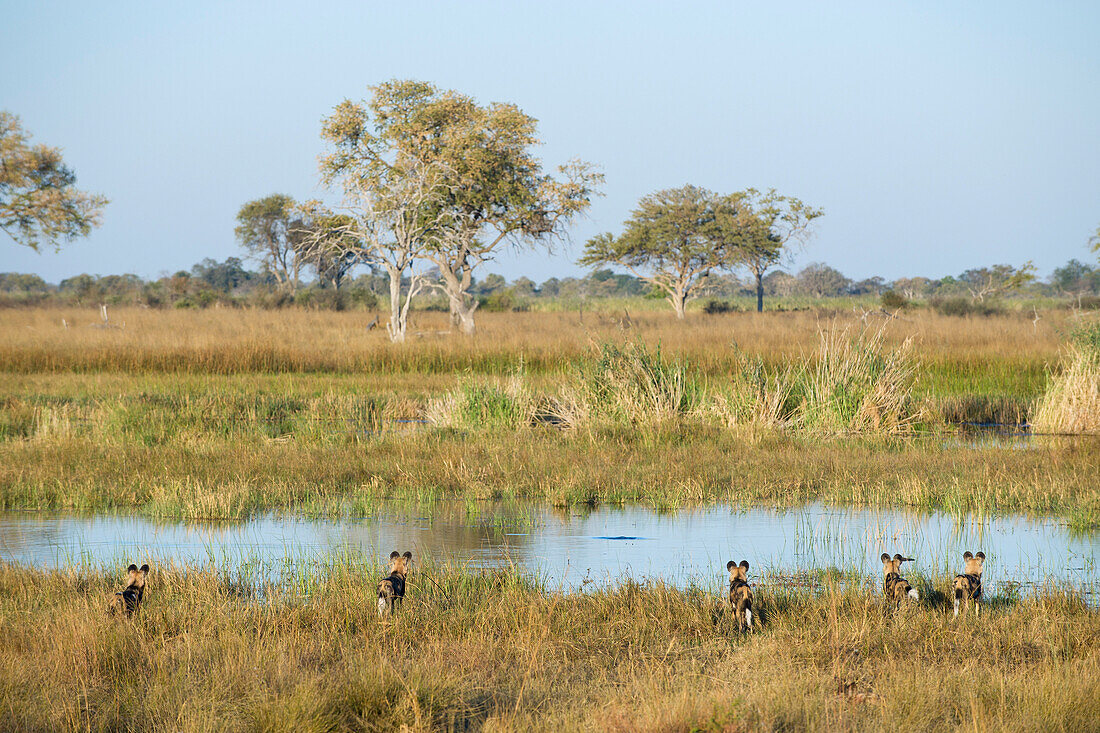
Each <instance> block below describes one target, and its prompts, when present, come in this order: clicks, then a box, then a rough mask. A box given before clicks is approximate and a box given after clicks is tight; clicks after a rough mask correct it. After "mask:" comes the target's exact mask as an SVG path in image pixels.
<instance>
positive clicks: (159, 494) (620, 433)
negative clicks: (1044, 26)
mask: <svg viewBox="0 0 1100 733" xmlns="http://www.w3.org/2000/svg"><path fill="white" fill-rule="evenodd" d="M97 317H98V313H96V312H94V311H90V310H89V311H83V312H80V311H59V310H53V309H41V310H25V311H8V312H5V313H4V316H3V318H2V319H0V343H3V344H4V347H3V349H0V369H3V370H4V371H3V378H2V380H0V485H2V486H3V491H2V492H0V506H3V508H5V509H7V510H26V509H31V510H47V509H48V510H78V511H85V512H86V511H97V510H111V511H130V510H137V511H140V512H143V513H147V514H150V515H156V516H165V517H190V518H240V517H245V516H248V515H250V514H253V513H256V512H263V511H266V510H269V509H279V510H285V511H302V512H308V513H332V512H335V513H352V514H354V513H358V512H362V511H363V510H364V509H365V508H366V507H369V505H370V504H371V502H373V501H376V500H377V499H378V498H379V497H386V496H389V497H405V498H416V499H418V500H423V499H428V500H430V499H432V498H444V497H456V496H457V497H463V496H468V497H474V498H537V499H546V500H549V501H552V502H556V503H574V502H585V503H595V502H642V503H645V504H649V505H652V506H657V507H675V506H677V505H683V504H684V503H691V502H701V501H729V502H734V503H740V502H756V501H767V502H778V503H783V504H789V503H792V502H794V503H797V502H801V501H805V500H813V499H822V500H825V501H836V502H854V503H871V504H879V505H908V506H914V507H921V508H925V509H946V510H951V511H970V510H978V511H993V510H999V511H1021V512H1037V513H1048V514H1057V515H1060V516H1065V517H1068V518H1071V519H1072V520H1073V521H1074V522H1076V523H1080V524H1084V525H1087V524H1089V523H1092V522H1094V521H1095V520H1096V517H1097V516H1098V513H1100V499H1098V498H1097V497H1096V492H1095V491H1094V490H1093V488H1094V487H1093V481H1092V473H1093V471H1094V469H1095V467H1096V464H1097V458H1098V455H1100V453H1098V449H1097V447H1096V446H1095V443H1094V442H1092V441H1089V440H1064V439H1058V438H1051V439H1049V440H1048V441H1046V442H1040V443H1037V444H1036V446H1035V449H1034V450H1029V451H1016V450H1009V449H1004V450H999V449H993V450H985V451H974V450H972V449H971V448H970V447H969V446H968V445H967V444H966V442H965V441H958V440H954V439H944V437H943V435H944V434H945V433H946V434H948V435H950V434H951V433H952V431H954V430H956V426H957V424H958V423H960V422H988V421H1000V422H1022V421H1024V420H1026V418H1027V415H1028V412H1029V410H1030V409H1031V406H1032V405H1033V403H1034V402H1035V400H1036V399H1037V398H1038V396H1039V395H1040V394H1041V393H1042V391H1043V388H1044V386H1045V384H1046V382H1047V379H1048V374H1049V373H1050V371H1051V370H1052V369H1055V368H1056V367H1057V364H1058V360H1059V356H1060V353H1061V350H1062V347H1061V340H1060V339H1061V336H1062V332H1063V331H1064V330H1066V328H1067V324H1066V322H1065V316H1064V315H1062V314H1059V313H1057V312H1055V311H1050V312H1046V313H1044V316H1043V318H1041V319H1040V320H1039V321H1037V322H1033V321H1032V319H1030V318H1027V317H1025V316H1022V315H1021V316H1015V315H1010V316H1005V317H999V318H978V319H970V318H951V317H944V316H938V315H934V314H931V313H927V312H918V313H915V314H912V315H907V316H903V318H898V319H891V320H889V321H888V322H886V323H885V324H883V323H882V322H881V317H878V316H875V317H872V322H871V323H870V324H868V323H866V320H865V319H860V318H859V317H857V316H855V315H853V314H852V313H850V312H849V313H836V312H821V311H799V312H793V313H765V314H762V315H757V314H754V313H738V314H728V315H716V316H708V315H703V314H693V315H692V316H691V317H690V318H689V319H688V320H687V321H686V323H678V322H676V321H675V319H674V318H672V317H671V315H670V314H666V313H653V312H644V311H641V312H638V313H631V314H628V313H626V312H624V313H608V312H586V313H577V312H571V313H566V312H561V313H507V314H498V313H486V314H483V315H481V316H480V321H479V329H480V330H479V333H478V335H477V336H476V337H474V338H472V339H470V338H464V337H459V336H457V335H454V334H447V333H442V334H441V333H440V332H442V331H446V330H447V320H446V314H440V313H423V314H417V321H416V323H417V326H418V327H419V328H421V329H422V330H421V333H422V334H424V335H423V336H422V337H420V338H414V339H413V340H412V341H411V342H410V343H407V344H404V345H394V344H390V343H389V341H388V340H387V339H386V337H385V335H384V334H383V333H381V332H380V330H379V329H374V330H371V331H368V330H367V329H366V328H365V323H366V322H367V321H368V320H370V319H369V318H367V317H366V314H364V313H361V312H360V313H353V312H342V313H334V312H311V311H293V310H291V311H285V312H271V311H266V312H264V311H231V310H211V311H167V312H165V311H151V310H138V309H135V310H129V311H128V310H119V311H117V312H113V313H112V314H111V319H112V322H113V323H115V324H117V325H118V326H119V328H96V327H94V326H93V324H94V323H96V319H97ZM62 319H64V320H65V322H66V323H67V324H68V327H65V326H63V325H62ZM876 319H878V320H876ZM123 324H124V327H123ZM845 328H846V329H848V330H846V331H844V330H842V329H845ZM830 330H831V332H832V333H833V335H834V336H835V337H836V338H834V339H833V343H832V347H831V348H832V349H833V352H834V353H835V352H838V351H839V350H838V349H837V343H841V342H844V341H845V339H847V340H849V341H851V340H854V339H856V338H857V337H858V334H859V332H860V331H861V330H862V331H865V332H866V331H871V332H874V333H877V334H879V336H880V343H879V344H878V345H877V347H876V346H875V344H868V343H864V344H863V346H864V347H865V348H864V351H866V352H873V351H874V348H871V347H875V348H877V349H878V351H877V352H874V353H873V354H872V356H874V357H875V359H877V361H876V362H875V363H876V364H878V363H879V362H881V364H882V365H885V366H881V365H880V366H875V364H872V365H871V366H869V367H868V369H869V370H872V371H868V372H867V373H866V374H857V375H855V376H854V377H853V376H852V375H846V374H841V375H839V376H837V375H834V374H832V373H829V374H826V375H824V376H823V377H822V376H820V375H810V377H813V378H812V379H811V378H810V377H807V378H805V379H802V380H801V381H800V379H799V378H798V377H797V375H796V376H791V375H790V373H789V372H790V370H791V369H792V367H793V366H798V365H801V366H799V368H801V369H804V370H810V371H812V370H813V369H814V368H815V367H814V365H815V364H818V363H820V362H822V361H823V359H822V358H821V350H822V347H823V346H822V344H823V341H822V333H823V332H824V333H829V332H830ZM907 340H908V344H906V341H907ZM607 345H611V346H610V347H609V348H610V349H611V351H612V352H614V353H611V354H610V356H608V354H607V353H603V352H601V349H603V350H604V352H606V351H607ZM616 345H618V346H616ZM623 345H626V346H623ZM635 347H638V348H635ZM616 349H618V350H617V351H616ZM639 349H640V351H639ZM903 349H904V354H903V357H904V358H901V359H898V360H897V363H896V364H892V362H891V359H892V358H893V357H892V355H893V354H894V353H895V352H898V351H901V350H903ZM857 352H858V349H857V351H856V352H852V353H848V354H844V353H840V354H839V358H838V359H836V361H837V362H838V363H839V364H840V366H841V367H842V368H847V364H848V363H849V362H852V363H854V362H856V361H858V360H857V359H856V356H858V353H857ZM608 358H610V359H612V360H614V359H619V361H618V362H614V361H612V362H608V361H607V359H608ZM872 361H873V360H872ZM600 369H603V372H602V373H597V372H599V370H600ZM873 369H879V370H880V371H879V372H874V371H873ZM882 370H885V371H882ZM624 375H625V376H624ZM609 379H612V380H613V381H608V380H609ZM822 379H824V380H832V381H846V382H852V383H853V384H854V383H855V382H858V381H860V380H862V381H863V382H864V383H865V387H866V388H868V389H869V388H870V387H869V386H868V385H876V384H878V385H881V384H887V385H888V386H889V387H890V388H891V389H892V390H893V391H892V392H890V393H889V394H886V395H870V396H867V397H866V400H865V401H867V402H869V403H872V404H870V407H871V408H872V409H871V410H870V412H869V413H868V410H867V409H866V407H860V406H859V405H856V406H855V407H853V408H852V410H853V411H854V412H853V413H852V414H851V415H840V416H839V417H838V416H834V415H832V414H831V412H832V411H834V410H833V407H832V405H833V403H837V404H840V403H843V402H844V401H845V400H847V399H848V397H849V396H848V395H847V394H846V393H845V394H841V393H840V392H838V391H837V390H836V389H835V388H834V387H831V386H829V385H826V387H824V388H823V387H822V386H821V385H820V384H816V383H815V380H816V382H820V381H822ZM753 380H755V381H753ZM784 380H785V381H784ZM895 382H896V384H894V383H895ZM517 385H518V387H517ZM639 385H641V386H640V387H639ZM517 389H518V390H519V392H520V393H521V394H517V393H516V390H517ZM823 389H824V390H832V391H831V392H829V394H827V395H825V397H824V398H820V396H819V399H818V405H819V409H818V410H817V412H813V411H811V410H809V409H808V407H807V404H808V397H807V396H812V395H813V394H817V393H818V392H821V391H822V390H823ZM844 389H846V390H848V391H849V392H850V391H853V390H854V389H855V388H852V389H848V387H844ZM792 395H794V396H793V397H792ZM857 397H859V396H858V395H857ZM800 399H801V400H803V402H806V403H807V404H803V405H802V408H805V409H802V411H801V412H798V410H799V409H800V408H799V407H798V406H797V405H796V406H795V407H791V404H793V403H794V402H796V401H797V400H800ZM860 399H862V398H860ZM772 403H774V404H772ZM821 405H824V407H821ZM784 411H786V413H787V414H786V417H784ZM440 413H444V414H440ZM796 413H797V414H796ZM826 413H829V414H826ZM855 413H859V414H860V415H863V418H862V419H860V418H859V416H858V415H856V414H855ZM868 414H869V415H870V417H867V415H868ZM540 417H542V418H546V419H540ZM426 419H431V421H432V422H431V423H428V424H425V423H424V422H423V421H425V420H426ZM574 423H577V424H574ZM563 428H564V429H563Z"/></svg>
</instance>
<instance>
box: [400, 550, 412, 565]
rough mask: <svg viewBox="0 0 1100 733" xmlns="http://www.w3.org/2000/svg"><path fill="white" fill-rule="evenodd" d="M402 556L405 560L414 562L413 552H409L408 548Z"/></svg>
mask: <svg viewBox="0 0 1100 733" xmlns="http://www.w3.org/2000/svg"><path fill="white" fill-rule="evenodd" d="M401 557H403V558H405V562H412V559H413V554H412V553H411V552H409V551H408V550H406V551H405V554H404V555H402V556H401Z"/></svg>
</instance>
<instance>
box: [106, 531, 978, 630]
mask: <svg viewBox="0 0 1100 733" xmlns="http://www.w3.org/2000/svg"><path fill="white" fill-rule="evenodd" d="M412 556H413V555H412V553H411V552H405V553H404V554H401V553H399V552H398V551H397V550H394V551H393V552H391V553H390V557H389V563H390V570H389V574H388V575H386V577H384V578H382V580H380V581H378V615H379V616H389V615H392V614H393V613H394V612H395V611H397V610H399V609H400V608H401V603H402V602H403V601H404V600H405V584H406V581H407V580H408V577H409V570H410V569H411V567H412ZM881 560H882V595H883V597H884V598H885V599H886V602H887V604H890V605H892V606H894V607H895V608H898V607H900V606H901V604H902V603H906V602H908V601H918V600H920V593H919V592H918V591H917V589H916V588H914V587H913V586H912V585H910V583H909V581H908V580H906V579H905V578H904V577H903V576H902V574H901V564H902V563H903V562H912V560H913V558H911V557H905V556H904V555H901V554H895V555H894V556H893V557H890V555H888V554H887V553H885V552H884V553H882V557H881ZM984 563H985V553H984V552H979V553H978V554H977V555H974V554H971V553H970V552H969V551H967V552H964V553H963V571H962V572H961V573H960V574H958V575H956V576H955V579H954V581H953V582H952V586H951V588H952V591H953V592H954V596H955V617H958V615H959V608H960V606H962V607H964V611H966V612H967V613H969V610H970V604H971V602H973V604H974V612H975V614H976V615H978V616H980V615H981V611H982V566H983V564H984ZM726 570H728V571H729V574H730V597H729V601H730V611H731V612H732V613H733V617H734V619H735V620H736V621H737V628H738V629H739V630H740V631H752V630H753V628H754V627H753V620H752V586H750V585H749V561H748V560H742V561H741V562H739V563H735V562H734V561H733V560H730V561H729V562H728V563H726ZM148 575H149V566H148V565H142V566H141V567H140V568H139V567H138V566H137V565H131V566H130V567H128V568H127V569H126V587H125V588H124V589H123V590H120V591H118V592H117V593H115V594H114V596H112V597H111V599H110V612H111V613H112V614H115V613H118V614H123V615H125V616H127V617H130V616H133V615H134V614H135V613H137V612H138V610H139V609H140V608H141V600H142V598H143V597H144V595H145V581H146V578H147V577H148Z"/></svg>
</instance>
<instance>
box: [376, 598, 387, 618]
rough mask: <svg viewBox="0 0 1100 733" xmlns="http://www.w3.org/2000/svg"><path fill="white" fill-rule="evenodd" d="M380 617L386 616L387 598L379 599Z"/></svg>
mask: <svg viewBox="0 0 1100 733" xmlns="http://www.w3.org/2000/svg"><path fill="white" fill-rule="evenodd" d="M378 615H379V616H385V615H386V599H385V598H379V599H378Z"/></svg>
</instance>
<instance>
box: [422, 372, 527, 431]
mask: <svg viewBox="0 0 1100 733" xmlns="http://www.w3.org/2000/svg"><path fill="white" fill-rule="evenodd" d="M539 403H540V400H539V398H538V397H537V396H536V395H535V394H534V393H533V392H532V391H531V390H530V389H528V387H527V386H526V384H525V383H524V381H523V378H522V377H521V376H519V375H514V376H512V377H509V378H507V379H503V380H501V379H493V380H484V379H483V380H471V381H467V382H465V383H463V384H460V385H459V386H458V387H457V388H455V389H453V390H451V391H449V392H447V393H446V394H444V395H443V396H441V397H438V398H436V399H433V400H430V401H429V402H428V405H427V407H426V408H425V410H424V417H425V418H426V419H427V420H428V422H430V423H431V424H433V425H436V426H438V427H444V428H463V429H467V430H493V429H502V428H508V429H516V428H521V427H526V426H528V425H532V424H534V422H535V419H536V416H537V415H538V412H539V409H538V407H539Z"/></svg>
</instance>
